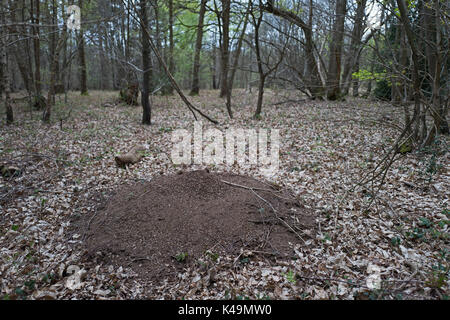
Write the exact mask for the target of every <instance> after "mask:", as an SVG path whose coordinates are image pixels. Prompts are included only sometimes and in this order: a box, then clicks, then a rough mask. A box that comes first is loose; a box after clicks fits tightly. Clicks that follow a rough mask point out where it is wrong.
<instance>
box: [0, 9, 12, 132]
mask: <svg viewBox="0 0 450 320" xmlns="http://www.w3.org/2000/svg"><path fill="white" fill-rule="evenodd" d="M3 4H4V2H2V6H1V7H0V24H6V22H7V19H6V10H7V6H6V5H3ZM0 31H2V32H1V33H0V64H1V67H0V70H1V71H2V78H1V79H0V80H1V81H0V87H1V88H2V89H3V91H4V95H5V109H6V124H12V123H13V122H14V113H13V109H12V105H11V97H10V94H11V87H10V83H9V70H8V56H7V43H8V41H9V33H8V30H7V28H0Z"/></svg>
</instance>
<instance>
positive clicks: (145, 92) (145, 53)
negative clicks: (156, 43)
mask: <svg viewBox="0 0 450 320" xmlns="http://www.w3.org/2000/svg"><path fill="white" fill-rule="evenodd" d="M140 6H141V19H142V26H141V37H142V69H143V74H142V90H141V104H142V111H143V112H142V123H143V124H147V125H150V124H151V120H152V117H151V106H150V100H149V87H150V68H151V62H150V44H149V39H148V34H147V33H146V32H145V28H146V27H147V26H148V12H147V8H146V1H145V0H140Z"/></svg>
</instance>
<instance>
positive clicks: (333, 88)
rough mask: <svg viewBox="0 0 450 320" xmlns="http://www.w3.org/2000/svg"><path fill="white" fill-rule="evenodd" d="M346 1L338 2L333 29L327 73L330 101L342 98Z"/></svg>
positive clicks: (340, 0) (338, 0)
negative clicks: (341, 79) (341, 83)
mask: <svg viewBox="0 0 450 320" xmlns="http://www.w3.org/2000/svg"><path fill="white" fill-rule="evenodd" d="M346 5H347V1H346V0H337V1H336V17H335V21H334V27H333V36H332V39H331V44H330V60H329V63H328V73H327V89H328V91H327V98H328V99H329V100H336V99H339V98H340V96H341V90H340V78H341V53H342V41H343V38H344V22H345V13H346Z"/></svg>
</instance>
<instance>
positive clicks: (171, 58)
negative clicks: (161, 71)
mask: <svg viewBox="0 0 450 320" xmlns="http://www.w3.org/2000/svg"><path fill="white" fill-rule="evenodd" d="M173 22H174V12H173V0H169V71H170V73H171V74H174V72H175V62H174V56H173V54H174V46H175V44H174V40H173ZM165 91H166V92H167V94H173V87H172V86H171V85H170V83H169V84H168V85H167V90H165Z"/></svg>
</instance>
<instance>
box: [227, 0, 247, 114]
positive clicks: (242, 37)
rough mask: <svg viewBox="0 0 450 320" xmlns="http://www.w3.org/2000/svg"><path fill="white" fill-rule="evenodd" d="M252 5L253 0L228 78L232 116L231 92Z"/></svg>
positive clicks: (230, 112)
mask: <svg viewBox="0 0 450 320" xmlns="http://www.w3.org/2000/svg"><path fill="white" fill-rule="evenodd" d="M250 7H251V2H249V4H248V8H247V12H246V13H245V17H244V26H243V27H242V32H241V35H240V36H239V40H238V43H237V47H236V53H235V55H234V62H233V66H232V68H231V75H230V77H229V80H228V92H227V110H228V114H229V115H230V118H232V117H233V112H232V109H231V93H232V91H233V82H234V77H235V75H236V70H237V67H238V63H239V56H240V55H241V48H242V42H243V41H244V36H245V31H246V30H247V23H248V15H249V13H250Z"/></svg>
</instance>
